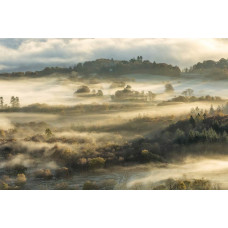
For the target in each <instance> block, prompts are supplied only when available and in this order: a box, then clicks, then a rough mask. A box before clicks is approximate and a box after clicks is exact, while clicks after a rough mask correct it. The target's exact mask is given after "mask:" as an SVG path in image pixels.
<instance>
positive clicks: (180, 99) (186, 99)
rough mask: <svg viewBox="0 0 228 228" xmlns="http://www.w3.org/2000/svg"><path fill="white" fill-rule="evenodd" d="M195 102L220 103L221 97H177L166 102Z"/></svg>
mask: <svg viewBox="0 0 228 228" xmlns="http://www.w3.org/2000/svg"><path fill="white" fill-rule="evenodd" d="M196 101H222V98H221V97H218V96H210V95H206V96H201V97H196V96H178V97H174V98H172V99H170V100H169V101H168V102H196Z"/></svg>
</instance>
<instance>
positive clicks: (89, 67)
mask: <svg viewBox="0 0 228 228" xmlns="http://www.w3.org/2000/svg"><path fill="white" fill-rule="evenodd" d="M72 71H75V72H78V73H80V74H82V75H90V74H99V75H103V76H104V75H105V76H109V75H121V74H130V73H148V74H154V75H168V76H179V75H180V73H181V71H180V69H179V67H178V66H172V65H169V64H166V63H156V62H153V63H152V62H150V61H148V60H144V61H143V57H142V56H138V57H137V58H136V59H135V58H132V59H130V60H129V61H126V60H122V61H119V60H113V59H97V60H95V61H87V62H84V63H78V64H77V65H75V66H74V67H46V68H44V69H43V70H41V71H35V72H31V71H27V72H12V73H1V74H0V76H7V77H40V76H45V75H50V74H53V73H59V74H68V73H71V72H72Z"/></svg>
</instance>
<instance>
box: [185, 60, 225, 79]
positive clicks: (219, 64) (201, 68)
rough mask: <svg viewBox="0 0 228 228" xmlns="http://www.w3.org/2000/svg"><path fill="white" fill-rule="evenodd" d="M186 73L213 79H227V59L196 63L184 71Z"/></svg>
mask: <svg viewBox="0 0 228 228" xmlns="http://www.w3.org/2000/svg"><path fill="white" fill-rule="evenodd" d="M185 72H186V73H200V74H205V75H206V76H208V77H211V78H214V79H227V78H228V59H224V58H222V59H220V60H219V61H213V60H206V61H203V62H198V63H197V64H195V65H193V66H192V67H190V68H189V69H187V68H186V69H185Z"/></svg>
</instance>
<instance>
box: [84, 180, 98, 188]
mask: <svg viewBox="0 0 228 228" xmlns="http://www.w3.org/2000/svg"><path fill="white" fill-rule="evenodd" d="M97 189H98V186H97V184H96V182H94V181H86V182H85V183H84V185H83V190H97Z"/></svg>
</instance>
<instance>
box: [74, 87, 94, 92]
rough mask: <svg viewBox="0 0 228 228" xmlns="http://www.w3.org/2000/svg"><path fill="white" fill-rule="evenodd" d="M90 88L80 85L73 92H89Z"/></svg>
mask: <svg viewBox="0 0 228 228" xmlns="http://www.w3.org/2000/svg"><path fill="white" fill-rule="evenodd" d="M89 92H90V89H89V87H88V86H81V87H80V88H79V89H78V90H77V91H76V92H75V93H89Z"/></svg>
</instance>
